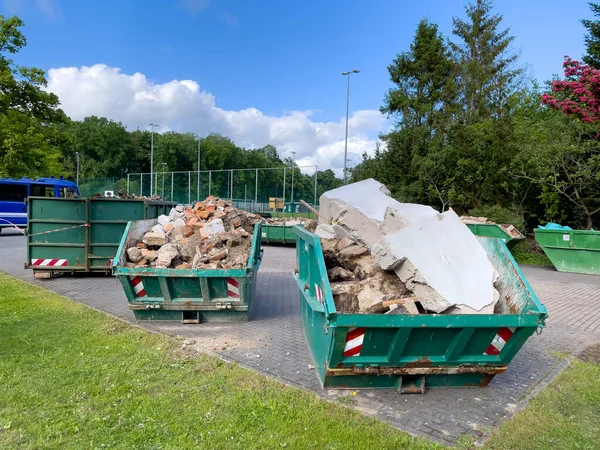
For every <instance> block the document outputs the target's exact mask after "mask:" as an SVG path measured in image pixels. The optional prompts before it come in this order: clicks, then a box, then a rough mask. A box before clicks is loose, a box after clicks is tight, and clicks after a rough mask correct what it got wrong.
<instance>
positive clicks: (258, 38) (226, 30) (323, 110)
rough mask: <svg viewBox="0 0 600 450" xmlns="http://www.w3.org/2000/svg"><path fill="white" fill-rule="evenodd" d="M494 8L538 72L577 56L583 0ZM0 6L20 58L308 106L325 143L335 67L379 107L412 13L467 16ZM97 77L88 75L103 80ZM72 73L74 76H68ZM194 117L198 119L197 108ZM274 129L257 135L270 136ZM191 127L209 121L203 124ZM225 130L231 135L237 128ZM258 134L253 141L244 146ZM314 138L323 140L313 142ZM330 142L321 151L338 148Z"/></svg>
mask: <svg viewBox="0 0 600 450" xmlns="http://www.w3.org/2000/svg"><path fill="white" fill-rule="evenodd" d="M566 5H568V6H566ZM495 11H497V12H499V13H502V14H503V15H504V26H505V27H510V28H511V30H512V33H513V34H514V35H515V36H516V41H515V49H516V50H519V51H520V52H521V63H522V64H528V66H529V68H530V70H531V73H532V75H533V76H534V77H535V78H537V79H539V80H545V79H548V78H550V77H551V76H552V74H553V73H559V72H560V69H561V62H562V59H563V56H564V55H567V54H568V55H571V56H572V57H575V58H578V57H580V56H581V54H582V53H583V34H584V29H583V26H582V25H581V24H580V22H579V20H580V19H581V18H584V17H590V16H591V13H590V11H589V7H588V6H587V2H585V1H570V2H568V3H565V2H564V1H561V2H559V1H554V0H546V1H542V0H526V1H524V0H520V1H517V0H504V1H501V2H500V1H497V2H496V7H495ZM0 14H3V15H11V14H17V15H19V16H20V17H21V18H22V19H23V20H24V21H25V23H26V28H25V30H24V32H25V34H26V36H27V38H28V46H27V48H26V49H25V50H24V51H23V52H22V54H21V55H19V56H18V58H17V61H18V62H19V63H22V64H25V65H32V66H37V67H41V68H43V69H45V70H50V69H57V68H63V67H75V68H81V66H94V65H95V64H104V65H106V66H107V67H108V68H119V69H120V73H121V74H124V75H127V76H131V75H133V74H135V73H138V72H139V73H140V74H143V76H145V80H144V83H145V84H144V85H145V86H146V87H145V88H144V89H145V92H146V91H148V90H150V91H152V90H153V88H152V86H163V85H165V84H167V83H169V82H172V81H173V80H193V81H195V82H196V83H197V85H198V89H199V91H200V92H205V93H208V94H210V96H212V100H210V99H208V100H207V99H206V98H205V99H204V100H206V101H207V102H208V103H210V102H211V101H212V102H213V103H214V104H213V106H210V105H209V106H210V107H211V108H213V109H214V108H220V109H221V110H223V111H225V113H224V114H225V116H227V114H228V113H229V112H240V111H248V110H249V108H255V109H256V110H258V111H259V112H260V114H262V115H264V116H265V117H269V118H280V117H282V116H286V115H288V114H289V113H290V112H291V111H311V112H312V113H311V115H309V116H308V117H309V121H310V122H311V123H316V124H328V123H334V124H335V125H336V126H335V130H333V131H332V136H330V137H329V138H330V139H331V140H332V143H335V142H338V141H339V130H338V127H337V125H339V121H340V118H342V117H343V116H344V113H345V94H346V84H345V81H346V80H345V78H344V77H342V76H341V75H340V72H342V71H344V70H349V69H353V68H358V69H360V70H361V73H360V74H358V75H356V76H353V78H352V93H351V111H352V112H360V111H374V110H377V109H378V108H379V106H380V105H381V102H382V98H383V96H384V93H385V91H386V89H388V88H389V87H390V84H389V80H388V74H387V70H386V67H387V65H388V64H389V63H390V62H391V61H392V59H393V58H394V57H395V55H396V54H397V53H398V52H400V51H402V50H405V49H407V48H408V46H409V44H410V42H411V40H412V38H413V34H414V30H415V28H416V25H417V23H418V21H419V20H420V19H421V18H423V17H427V18H429V19H430V20H431V21H434V22H437V23H438V24H439V25H440V28H441V30H442V32H443V33H444V34H445V35H446V36H451V27H452V16H460V17H463V16H464V12H463V2H462V1H455V0H447V1H442V0H430V1H421V2H419V1H407V0H396V1H394V0H371V1H366V0H362V1H359V0H348V1H340V0H330V1H326V2H324V1H312V0H311V1H309V0H305V1H302V2H300V1H283V0H278V1H275V0H265V1H251V0H246V1H241V0H238V1H234V0H161V1H159V0H147V1H126V0H125V1H123V0H121V1H114V0H104V1H101V2H99V1H98V2H95V1H94V2H93V1H82V0H80V1H74V0H0ZM100 72H102V71H100ZM55 75H56V76H57V77H58V74H55ZM78 76H79V78H81V76H80V74H78ZM102 76H103V75H102V74H100V75H97V76H96V75H94V77H95V78H94V77H92V78H94V79H96V78H98V79H100V81H99V82H98V83H99V84H102V81H101V79H102ZM88 81H89V77H88ZM125 81H127V80H125ZM130 81H131V80H130ZM78 82H79V79H78V78H77V77H74V78H71V79H70V82H69V83H70V84H71V85H72V84H73V83H75V84H76V83H78ZM115 82H119V81H115ZM51 84H52V83H51ZM58 84H59V83H58V82H56V83H54V85H57V86H58ZM105 84H106V86H105V88H106V89H108V88H109V85H108V84H107V83H105ZM134 84H135V83H134ZM64 86H66V82H65V83H63V87H64ZM65 89H66V87H65V88H64V89H63V90H62V91H60V92H57V93H58V94H59V96H61V100H62V99H63V97H65V99H64V100H63V104H64V105H65V110H66V111H67V113H71V115H73V116H75V118H79V117H77V116H78V115H81V114H84V113H86V114H87V113H90V111H91V112H94V111H95V110H94V109H91V110H90V109H89V107H88V108H87V109H86V108H83V107H81V105H77V104H75V105H73V103H74V102H76V101H81V102H83V101H84V99H83V98H82V95H83V94H82V93H84V92H90V91H93V92H95V93H96V97H98V96H100V97H104V96H106V97H107V102H109V101H110V98H108V97H109V94H105V93H102V92H103V91H102V90H101V88H100V87H98V86H95V87H94V88H93V89H92V88H90V87H89V86H88V87H87V88H86V89H82V90H80V91H78V98H77V99H72V98H71V99H70V98H67V96H68V95H69V92H68V91H66V90H65ZM99 89H100V90H99ZM57 90H59V89H58V88H57ZM181 95H186V94H185V93H183V94H181ZM190 95H191V94H190ZM194 95H199V94H197V93H196V94H194ZM86 100H88V101H87V103H89V101H90V100H92V102H93V99H86ZM204 100H198V101H199V102H201V101H204ZM165 101H166V100H165ZM196 103H197V102H196ZM165 105H166V104H165V103H164V102H163V103H157V104H156V105H155V106H156V107H157V108H158V107H165ZM109 106H110V105H108V106H107V105H106V104H104V105H98V113H99V114H101V113H106V114H108V113H110V112H111V108H110V107H109ZM169 107H172V105H169ZM122 109H123V108H122V107H120V108H116V109H115V112H114V115H115V116H116V117H114V118H116V119H118V120H122V121H124V122H125V123H127V122H129V123H128V125H130V126H135V125H137V126H140V123H142V122H143V121H144V120H145V118H139V123H137V122H136V120H133V119H132V120H128V118H127V116H123V114H120V113H119V111H120V110H122ZM194 114H196V115H197V116H198V117H200V116H202V114H203V112H202V111H196V112H195V113H194ZM156 115H157V116H160V115H161V112H160V111H157V112H156ZM250 115H252V114H250ZM161 117H162V116H161ZM207 117H208V116H207ZM236 117H237V116H236ZM365 117H367V115H365ZM373 118H374V116H373V115H372V114H371V115H369V116H368V120H367V119H365V118H363V119H364V120H363V122H365V121H366V122H369V124H368V125H366V124H364V123H363V128H365V127H372V128H382V127H385V126H386V124H385V123H383V124H382V123H377V124H374V123H373V120H374V119H373ZM165 119H166V120H170V122H171V123H168V124H165V125H166V126H167V127H169V128H173V129H178V127H179V128H182V129H183V128H186V127H187V128H190V126H191V125H189V124H188V125H183V124H185V123H186V122H185V119H184V118H183V117H180V116H165ZM208 119H209V120H208V122H211V121H212V120H213V119H214V117H213V116H210V117H208ZM359 122H360V121H359ZM215 123H216V122H215ZM274 123H278V122H277V121H275V122H274ZM358 125H359V124H357V127H358V128H360V127H359V126H358ZM249 126H250V127H251V126H252V125H249ZM270 126H282V124H281V123H278V125H270ZM304 126H305V125H304V124H296V125H295V128H298V127H300V128H302V127H304ZM198 127H199V128H201V127H200V126H199V125H198ZM217 128H219V127H217ZM295 128H294V126H293V127H292V128H291V131H290V133H291V134H290V139H300V136H296V135H294V134H293V133H295V132H297V130H296V129H295ZM317 128H318V126H317ZM342 128H343V127H342ZM228 129H229V128H227V129H225V131H227V130H228ZM270 130H271V131H269V132H268V133H267V132H265V133H267V135H268V136H272V128H270ZM185 131H191V130H185ZM216 131H223V130H221V129H218V130H216ZM199 132H200V133H201V134H206V133H207V132H210V130H209V129H208V128H206V127H204V128H203V129H202V130H199ZM317 132H318V130H317ZM232 133H233V135H234V136H233V137H234V138H236V136H237V135H236V133H238V134H239V133H242V131H240V130H237V131H232ZM224 134H226V133H224ZM242 134H243V133H242ZM376 134H377V130H376V129H370V130H366V129H359V131H357V134H356V136H355V137H356V139H362V140H363V141H365V142H367V141H369V143H368V144H367V145H371V146H372V142H370V141H372V139H373V138H374V135H376ZM334 135H335V136H334ZM265 136H266V135H265ZM265 136H263V137H262V139H263V140H264V139H265ZM268 136H267V137H268ZM294 136H295V137H294ZM353 136H354V135H353ZM236 140H240V139H236ZM241 140H242V141H243V139H241ZM259 141H261V139H260V138H256V139H254V140H253V139H252V138H251V139H249V140H247V142H243V143H244V144H248V143H250V144H257V143H258V144H261V143H262V142H259ZM318 144H319V145H320V144H322V142H321V141H320V140H318V141H315V143H314V145H318ZM338 144H339V142H338ZM328 145H329V144H328ZM279 146H281V144H279ZM337 147H339V145H338V146H337ZM337 147H336V148H337ZM289 148H292V147H289ZM332 148H333V147H329V149H328V150H327V151H331V152H333V153H335V151H333V150H332ZM359 151H360V148H358V147H357V148H356V152H359ZM305 153H306V156H307V158H308V159H310V158H309V154H308V152H305ZM300 154H302V151H300ZM342 161H343V160H342Z"/></svg>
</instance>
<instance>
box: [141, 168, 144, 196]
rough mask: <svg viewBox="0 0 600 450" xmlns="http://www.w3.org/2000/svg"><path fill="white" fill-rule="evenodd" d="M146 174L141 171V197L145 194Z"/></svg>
mask: <svg viewBox="0 0 600 450" xmlns="http://www.w3.org/2000/svg"><path fill="white" fill-rule="evenodd" d="M143 185H144V174H143V173H140V197H142V196H143V195H144V187H143Z"/></svg>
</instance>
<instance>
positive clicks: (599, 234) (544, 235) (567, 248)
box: [534, 228, 600, 275]
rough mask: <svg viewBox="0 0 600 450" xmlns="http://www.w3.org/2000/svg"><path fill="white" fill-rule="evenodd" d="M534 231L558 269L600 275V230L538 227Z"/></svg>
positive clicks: (539, 242)
mask: <svg viewBox="0 0 600 450" xmlns="http://www.w3.org/2000/svg"><path fill="white" fill-rule="evenodd" d="M534 232H535V240H536V241H537V242H538V244H540V246H541V247H542V250H544V253H546V255H547V256H548V258H550V261H552V264H554V267H556V270H558V271H560V272H572V273H587V274H592V275H600V231H590V230H568V229H544V228H536V229H535V230H534Z"/></svg>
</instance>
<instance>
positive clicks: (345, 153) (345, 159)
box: [342, 69, 360, 184]
mask: <svg viewBox="0 0 600 450" xmlns="http://www.w3.org/2000/svg"><path fill="white" fill-rule="evenodd" d="M359 72H360V70H358V69H354V70H351V71H350V72H342V75H345V76H348V90H347V92H346V141H345V144H344V184H346V183H347V182H348V179H347V172H348V166H347V162H348V161H347V160H348V110H349V108H350V74H352V73H359Z"/></svg>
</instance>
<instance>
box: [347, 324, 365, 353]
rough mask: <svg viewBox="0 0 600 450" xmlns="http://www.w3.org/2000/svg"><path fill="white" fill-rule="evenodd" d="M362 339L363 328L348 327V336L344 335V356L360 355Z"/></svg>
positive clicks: (363, 334) (363, 336) (363, 335)
mask: <svg viewBox="0 0 600 450" xmlns="http://www.w3.org/2000/svg"><path fill="white" fill-rule="evenodd" d="M364 339H365V329H364V328H350V330H348V336H346V346H345V347H344V356H360V351H361V349H362V345H363V341H364Z"/></svg>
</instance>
